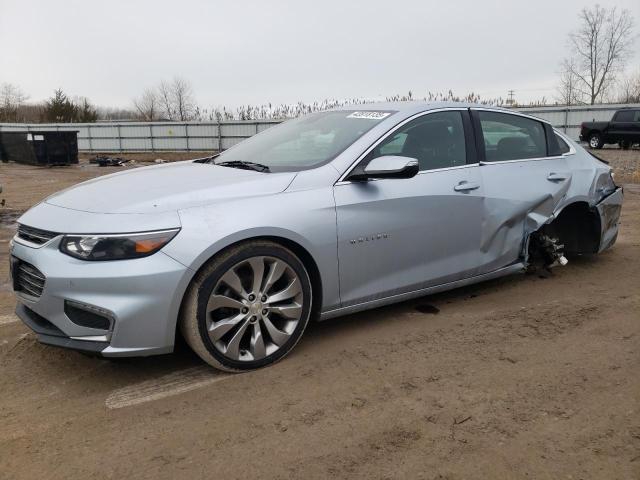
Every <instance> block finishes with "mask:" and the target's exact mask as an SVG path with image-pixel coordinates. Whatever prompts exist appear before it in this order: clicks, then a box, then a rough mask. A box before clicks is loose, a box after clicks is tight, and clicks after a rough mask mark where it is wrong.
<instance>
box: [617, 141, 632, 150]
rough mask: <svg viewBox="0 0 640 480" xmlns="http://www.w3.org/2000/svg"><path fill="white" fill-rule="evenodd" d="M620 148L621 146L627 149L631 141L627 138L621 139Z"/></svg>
mask: <svg viewBox="0 0 640 480" xmlns="http://www.w3.org/2000/svg"><path fill="white" fill-rule="evenodd" d="M620 148H622V149H623V150H629V149H630V148H631V142H630V141H628V140H623V141H621V142H620Z"/></svg>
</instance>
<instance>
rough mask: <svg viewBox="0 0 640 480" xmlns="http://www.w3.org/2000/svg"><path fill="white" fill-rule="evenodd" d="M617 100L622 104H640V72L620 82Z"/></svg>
mask: <svg viewBox="0 0 640 480" xmlns="http://www.w3.org/2000/svg"><path fill="white" fill-rule="evenodd" d="M616 100H617V101H618V102H620V103H640V70H638V71H636V72H635V73H632V74H629V75H627V76H626V77H624V78H622V79H621V80H620V82H619V87H618V97H617V99H616Z"/></svg>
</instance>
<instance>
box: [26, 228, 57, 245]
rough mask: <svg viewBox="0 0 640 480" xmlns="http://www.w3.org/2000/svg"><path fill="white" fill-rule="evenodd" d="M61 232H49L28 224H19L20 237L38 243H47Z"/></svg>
mask: <svg viewBox="0 0 640 480" xmlns="http://www.w3.org/2000/svg"><path fill="white" fill-rule="evenodd" d="M58 235H59V233H56V232H49V231H47V230H40V229H39V228H33V227H27V226H26V225H18V238H21V239H23V240H26V241H27V242H31V243H35V244H36V245H42V244H44V243H47V242H48V241H49V240H51V239H52V238H54V237H57V236H58Z"/></svg>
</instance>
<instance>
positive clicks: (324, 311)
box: [10, 102, 623, 371]
mask: <svg viewBox="0 0 640 480" xmlns="http://www.w3.org/2000/svg"><path fill="white" fill-rule="evenodd" d="M622 199H623V194H622V189H621V188H620V187H618V186H616V184H615V183H614V180H613V177H612V172H611V168H610V167H609V166H608V165H607V164H605V163H603V162H602V161H600V160H599V159H597V158H596V157H594V156H593V155H591V154H589V153H588V152H587V151H585V150H584V149H583V148H582V147H580V146H579V145H577V144H576V143H575V142H573V141H572V140H570V139H569V138H567V137H566V136H565V135H564V134H562V133H560V132H557V131H555V130H554V129H553V128H552V127H551V125H549V124H548V123H546V122H545V121H543V120H540V119H538V118H535V117H531V116H528V115H524V114H521V113H518V112H515V111H512V110H506V109H501V108H493V107H485V106H479V105H472V104H460V103H422V102H401V103H378V104H370V105H362V106H360V105H359V106H357V108H353V107H345V108H341V109H335V110H330V111H324V112H319V113H313V114H310V115H308V116H304V117H301V118H298V119H295V120H291V121H287V122H284V123H282V124H280V125H278V126H275V127H271V128H269V129H268V130H266V131H264V132H262V133H260V134H258V135H256V136H254V137H252V138H250V139H248V140H245V141H243V142H241V143H239V144H237V145H235V146H234V147H232V148H230V149H229V150H226V151H224V152H222V153H221V154H219V155H217V156H214V157H211V158H204V159H198V160H195V161H185V162H178V163H172V164H165V165H159V166H152V167H145V168H137V169H133V170H128V171H126V172H118V173H115V174H112V175H109V176H104V177H100V178H97V179H94V180H90V181H88V182H84V183H82V184H79V185H77V186H75V187H72V188H70V189H67V190H65V191H62V192H60V193H57V194H54V195H52V196H50V197H49V198H47V199H45V200H44V201H43V202H41V203H40V204H38V205H36V206H35V207H33V208H32V209H30V210H29V211H27V212H26V213H25V214H24V215H23V216H22V217H21V218H20V219H19V228H18V232H17V234H16V236H15V237H14V238H13V241H12V245H11V256H10V258H11V272H12V281H13V288H14V290H15V293H16V296H17V299H18V305H17V310H16V312H17V314H18V316H19V317H20V318H21V319H22V320H23V321H24V322H25V323H26V324H27V325H28V326H29V327H30V328H31V329H33V330H34V331H35V332H36V334H37V336H38V339H39V340H40V341H41V342H42V343H45V344H50V345H54V346H60V347H68V348H74V349H78V350H82V351H86V352H92V353H95V354H99V355H102V356H104V357H121V356H146V355H154V354H163V353H169V352H171V351H172V350H173V348H174V343H175V339H176V335H178V334H179V333H181V334H182V336H183V337H184V338H185V339H186V341H187V343H188V344H189V345H190V346H191V348H192V349H193V350H194V351H195V352H196V353H197V354H198V355H199V356H200V357H201V358H202V359H203V360H204V361H205V362H207V363H209V364H210V365H213V366H214V367H217V368H220V369H223V370H227V371H241V370H249V369H255V368H259V367H263V366H266V365H269V364H271V363H273V362H275V361H277V360H279V359H281V358H282V357H284V356H285V355H286V354H287V353H289V352H290V351H291V350H292V349H293V348H294V346H295V345H296V344H297V343H298V341H299V340H300V338H301V337H302V335H303V332H304V331H305V328H306V327H307V325H308V323H309V322H310V321H312V320H323V319H328V318H332V317H337V316H340V315H345V314H348V313H353V312H358V311H362V310H366V309H370V308H373V307H378V306H381V305H386V304H390V303H393V302H399V301H403V300H407V299H411V298H415V297H420V296H424V295H428V294H431V293H435V292H439V291H442V290H447V289H452V288H456V287H460V286H463V285H469V284H472V283H476V282H481V281H484V280H488V279H493V278H496V277H501V276H504V275H509V274H514V273H517V272H524V271H525V270H526V269H527V268H531V266H532V265H539V266H540V267H542V268H549V267H551V266H554V265H561V264H565V263H566V262H567V258H569V260H570V259H571V256H572V255H591V254H597V253H600V252H602V251H603V250H605V249H607V248H609V247H611V246H612V245H613V244H614V242H615V241H616V237H617V234H618V221H619V217H620V210H621V205H622Z"/></svg>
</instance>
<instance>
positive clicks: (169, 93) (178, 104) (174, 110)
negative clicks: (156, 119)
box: [157, 77, 199, 122]
mask: <svg viewBox="0 0 640 480" xmlns="http://www.w3.org/2000/svg"><path fill="white" fill-rule="evenodd" d="M157 98H158V102H159V105H160V110H161V111H162V114H163V115H164V117H165V118H167V119H168V120H172V121H181V122H184V121H187V120H193V119H194V118H195V117H196V116H197V115H198V114H199V110H198V108H197V106H196V103H195V100H194V98H193V90H192V88H191V84H190V83H189V82H188V81H187V80H185V79H184V78H180V77H175V78H174V79H173V80H172V81H171V83H169V82H166V81H164V80H163V81H162V82H160V85H158V89H157Z"/></svg>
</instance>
